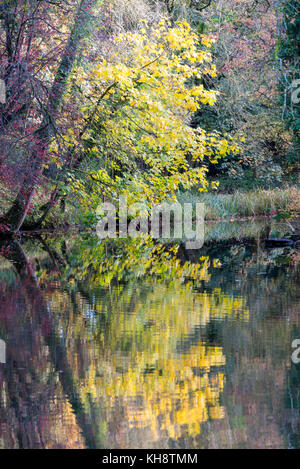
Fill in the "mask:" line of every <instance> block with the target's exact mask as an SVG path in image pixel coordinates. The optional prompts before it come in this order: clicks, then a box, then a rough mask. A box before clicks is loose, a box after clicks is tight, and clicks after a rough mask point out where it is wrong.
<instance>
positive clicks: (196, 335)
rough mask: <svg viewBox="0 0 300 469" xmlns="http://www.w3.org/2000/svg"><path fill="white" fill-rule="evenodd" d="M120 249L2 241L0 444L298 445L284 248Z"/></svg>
mask: <svg viewBox="0 0 300 469" xmlns="http://www.w3.org/2000/svg"><path fill="white" fill-rule="evenodd" d="M124 243H127V244H126V249H125V244H123V246H122V245H118V244H115V245H113V244H111V243H107V244H106V245H105V243H103V244H95V242H94V240H89V239H86V240H83V241H80V242H78V240H76V239H74V240H73V239H70V240H67V241H63V242H62V241H61V240H55V241H51V240H48V241H47V242H45V240H42V242H40V241H30V242H29V243H27V244H25V246H23V248H24V249H23V248H22V247H21V246H20V245H19V244H18V243H16V242H14V243H8V244H7V245H6V246H4V249H3V248H2V251H1V252H2V254H3V260H4V263H3V264H2V266H1V270H0V338H1V339H3V340H5V341H6V344H7V363H6V364H4V365H3V364H0V404H1V410H0V429H1V435H0V447H5V448H19V447H26V448H38V447H42V448H54V447H55V448H57V447H63V448H81V447H96V448H99V447H106V448H114V447H119V448H130V447H132V448H138V447H146V448H155V447H160V448H163V447H165V448H170V447H171V448H202V447H203V448H204V447H296V446H299V434H300V430H299V428H300V424H299V405H298V401H299V399H298V394H297V386H298V384H299V370H298V372H297V371H296V370H295V368H293V366H294V365H292V364H291V361H290V352H291V342H292V340H293V339H295V338H300V330H299V319H298V305H299V300H300V298H299V290H298V285H299V264H298V262H295V261H294V259H295V258H294V257H293V256H294V253H293V252H289V253H286V252H281V251H280V252H279V251H278V252H272V253H267V252H265V251H261V250H260V249H259V248H257V244H255V243H254V245H253V246H251V245H248V246H247V247H246V248H245V247H244V246H243V245H241V244H239V245H236V246H232V245H228V246H227V247H224V245H222V244H221V245H220V247H218V245H216V244H214V245H213V246H212V247H210V248H205V247H204V248H203V250H202V252H201V253H198V257H197V261H198V262H195V253H191V255H192V256H193V259H192V260H193V262H190V261H189V260H188V257H189V253H188V252H185V253H184V258H185V261H183V260H181V261H180V259H179V258H180V249H178V247H176V246H172V247H171V248H170V247H168V248H167V249H166V247H163V246H154V245H151V243H150V242H143V243H142V242H141V243H140V244H135V245H134V244H128V240H126V241H124ZM220 248H221V249H220ZM25 251H26V252H27V255H26V254H25ZM149 259H150V260H151V262H150V261H149ZM131 264H132V265H131ZM141 264H142V265H141ZM13 266H14V267H13ZM100 266H101V268H100ZM145 266H146V267H145ZM298 331H299V334H298V336H299V337H298V336H297V332H298Z"/></svg>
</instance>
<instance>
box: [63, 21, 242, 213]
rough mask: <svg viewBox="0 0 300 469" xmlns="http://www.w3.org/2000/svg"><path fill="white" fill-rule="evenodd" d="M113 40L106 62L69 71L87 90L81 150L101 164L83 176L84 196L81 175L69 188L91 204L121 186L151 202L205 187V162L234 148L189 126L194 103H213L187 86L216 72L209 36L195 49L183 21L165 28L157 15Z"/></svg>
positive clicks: (210, 95) (209, 95)
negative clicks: (87, 126)
mask: <svg viewBox="0 0 300 469" xmlns="http://www.w3.org/2000/svg"><path fill="white" fill-rule="evenodd" d="M116 42H117V43H118V44H119V49H118V50H117V51H115V53H114V55H113V57H111V58H110V60H109V61H107V60H99V63H98V64H96V65H95V66H93V67H92V68H91V69H90V70H88V71H85V70H84V69H82V68H81V69H78V70H77V73H76V83H77V84H78V86H80V87H81V89H82V90H89V93H88V96H87V99H88V101H87V104H86V105H85V106H83V108H82V112H83V113H84V115H85V116H86V119H88V118H89V116H90V115H91V113H92V114H93V119H92V122H90V129H89V135H88V137H87V136H86V137H85V138H84V143H83V146H84V151H85V152H87V154H88V156H89V158H90V159H91V160H93V161H94V160H96V159H98V162H97V163H96V164H97V165H99V166H100V168H99V169H96V170H95V171H91V172H90V173H89V181H96V182H97V187H95V185H94V190H93V192H91V194H90V193H89V191H88V190H87V191H86V192H87V193H88V195H87V196H86V195H85V190H84V189H85V182H86V179H85V181H82V182H81V184H80V185H78V182H76V183H75V185H74V186H73V187H74V190H77V194H80V192H81V194H83V199H86V198H87V197H88V198H89V201H90V202H91V204H92V205H93V204H95V203H97V201H99V199H100V198H101V197H102V196H106V197H109V196H110V197H113V196H116V195H117V194H118V193H120V192H122V191H123V192H125V193H126V194H127V195H128V196H129V198H131V200H138V201H142V200H144V201H145V202H158V201H161V200H164V199H165V198H168V197H169V198H170V197H172V196H173V195H174V193H175V192H176V190H177V189H178V188H179V187H183V188H186V189H189V188H191V187H193V186H198V187H199V189H200V190H203V189H206V188H207V187H208V182H207V179H206V172H207V168H206V165H205V162H211V163H216V162H217V161H218V159H219V158H221V157H223V156H225V155H227V154H228V153H229V152H232V151H236V146H235V144H234V143H233V142H232V141H230V139H229V140H226V139H224V138H220V137H219V135H218V134H217V133H215V132H210V133H206V132H205V131H204V130H203V129H200V128H198V129H193V128H191V127H190V126H189V120H190V117H191V114H192V113H193V112H195V111H196V110H197V108H198V106H199V103H202V104H209V105H210V106H212V105H213V104H214V102H215V100H216V95H217V93H216V92H215V91H213V90H207V89H205V88H204V87H203V85H202V84H199V85H194V84H193V80H195V79H200V78H201V77H202V76H204V75H210V76H215V66H214V65H212V64H211V54H210V52H209V48H210V47H211V44H212V40H211V39H210V38H208V37H206V36H202V37H201V44H202V45H201V46H200V44H199V39H198V36H197V35H196V34H195V33H194V32H193V31H192V29H191V27H190V25H189V24H188V23H187V22H179V23H177V24H176V25H175V26H173V27H172V26H171V24H170V23H169V22H168V21H166V20H161V21H160V22H159V23H158V25H157V26H156V27H149V26H148V25H147V23H144V24H142V25H141V26H140V29H139V31H137V32H135V33H125V34H121V35H119V36H118V37H117V38H116ZM205 46H206V48H204V47H205ZM71 144H72V140H71V143H70V145H71ZM99 163H100V164H99ZM76 185H77V187H76Z"/></svg>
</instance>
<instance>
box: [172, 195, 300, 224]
mask: <svg viewBox="0 0 300 469" xmlns="http://www.w3.org/2000/svg"><path fill="white" fill-rule="evenodd" d="M178 201H179V202H180V203H188V202H190V203H193V204H196V203H197V202H198V203H199V202H201V203H204V205H205V220H207V221H222V220H232V221H233V220H239V219H245V218H258V217H276V216H278V217H280V216H288V215H291V216H294V215H296V214H297V213H300V189H299V188H298V187H296V186H293V187H288V188H284V189H272V190H262V189H259V190H256V191H251V192H243V191H237V192H235V193H234V194H221V193H204V194H194V193H184V194H183V193H180V194H179V195H178Z"/></svg>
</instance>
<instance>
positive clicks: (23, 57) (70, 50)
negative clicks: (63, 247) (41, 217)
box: [1, 0, 96, 231]
mask: <svg viewBox="0 0 300 469" xmlns="http://www.w3.org/2000/svg"><path fill="white" fill-rule="evenodd" d="M51 3H52V2H51ZM61 3H63V2H59V1H58V2H57V3H55V7H54V8H57V7H61ZM95 3H96V0H81V1H80V3H79V5H78V8H77V12H76V14H75V19H74V24H73V27H72V29H71V31H70V33H69V37H68V40H67V43H66V45H65V47H64V48H63V50H62V51H61V54H60V57H59V59H60V60H59V66H58V68H57V71H56V73H55V76H54V79H53V82H52V85H51V86H50V90H48V92H47V91H46V97H45V99H44V100H42V99H41V96H43V95H40V94H39V93H35V89H34V87H33V90H32V93H31V94H30V95H29V97H28V99H24V95H26V92H27V86H31V88H32V86H33V83H34V80H35V79H36V76H35V75H34V73H33V72H35V67H38V66H40V67H42V68H43V67H44V63H43V56H40V55H38V56H37V57H36V60H37V64H36V63H35V64H34V65H35V67H34V66H33V65H32V64H30V70H31V72H32V73H31V74H30V73H29V72H28V74H27V73H26V66H27V62H28V60H29V58H30V55H31V54H33V55H35V54H36V53H34V52H33V51H35V50H36V47H37V46H36V43H37V42H38V41H37V38H36V34H37V30H38V28H39V27H41V26H40V23H41V22H42V23H45V24H48V22H47V15H45V16H43V13H45V8H46V7H49V2H48V1H44V2H39V1H37V0H29V1H26V0H8V1H6V2H4V4H3V5H2V7H1V18H2V20H3V22H4V25H5V39H6V47H5V53H4V56H3V57H4V58H3V60H4V61H5V62H6V64H7V66H6V75H5V81H6V82H7V83H8V84H9V83H10V81H11V79H12V75H13V74H14V73H15V70H17V71H18V73H17V77H16V80H17V81H20V80H22V78H23V76H24V74H25V78H27V80H26V79H25V85H24V87H26V89H24V91H23V92H22V91H21V92H18V93H17V96H14V101H15V98H16V97H17V98H18V99H19V100H20V99H21V97H22V98H23V100H21V104H20V102H18V105H17V109H13V110H11V109H8V110H7V109H6V107H5V109H4V110H2V111H3V112H2V128H3V129H5V128H6V126H7V125H9V124H10V123H11V121H12V120H14V119H16V118H18V117H22V118H23V119H24V113H25V116H26V117H27V119H28V120H29V126H30V127H31V132H30V141H29V142H28V141H27V146H26V152H27V162H26V172H25V176H24V178H23V181H22V183H21V186H20V188H19V191H18V193H17V195H16V198H15V200H14V202H13V203H12V205H11V207H10V209H9V210H8V212H7V213H6V215H5V217H4V221H5V223H6V224H7V225H8V226H9V227H10V229H11V231H18V230H19V229H20V228H21V226H22V225H23V223H24V220H25V218H26V215H27V213H28V210H29V208H30V204H31V201H32V198H33V196H34V193H35V190H36V188H37V186H38V184H39V182H40V178H41V174H42V171H43V165H44V164H45V163H47V155H48V148H49V145H50V143H51V139H52V138H53V136H55V135H57V133H59V130H58V128H57V120H58V116H59V114H60V112H61V104H62V101H63V96H64V93H65V91H66V86H67V82H68V79H69V76H70V74H71V72H72V69H73V65H74V63H75V60H76V57H77V53H78V50H79V46H80V43H81V41H82V39H83V37H84V36H85V34H86V28H87V25H88V23H89V21H90V18H91V8H92V7H93V6H94V5H95ZM41 6H42V7H43V8H44V10H43V11H42V12H41V11H40V10H41ZM40 14H41V15H42V16H41V17H40V16H39V15H40ZM50 20H52V21H54V20H53V18H52V16H51V13H50ZM51 29H52V34H53V30H54V31H55V30H56V27H55V22H54V24H53V23H52V24H51ZM38 53H39V54H40V53H41V50H39V51H38ZM56 60H57V59H56ZM19 70H21V72H19ZM43 72H44V73H45V74H47V73H49V70H47V67H46V68H45V67H44V68H43ZM37 75H38V73H37ZM13 82H14V81H13ZM43 87H44V84H43V83H42V84H41V88H43ZM8 93H9V96H12V95H14V94H16V93H14V89H13V88H11V87H10V85H9V86H8ZM32 98H35V101H36V102H37V103H38V106H37V108H36V109H34V110H33V112H32V114H31V115H30V113H29V107H30V101H31V99H32ZM9 105H10V106H12V105H11V104H10V101H9ZM26 111H27V113H26ZM26 117H25V118H26ZM34 119H37V120H38V125H37V126H36V128H35V126H34V125H32V122H31V121H34ZM23 125H25V123H24V120H23Z"/></svg>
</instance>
